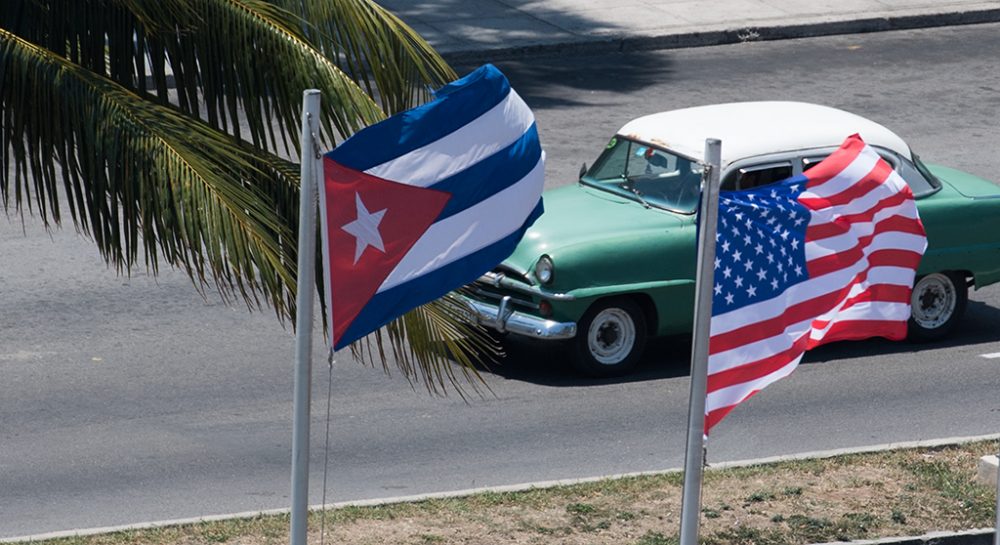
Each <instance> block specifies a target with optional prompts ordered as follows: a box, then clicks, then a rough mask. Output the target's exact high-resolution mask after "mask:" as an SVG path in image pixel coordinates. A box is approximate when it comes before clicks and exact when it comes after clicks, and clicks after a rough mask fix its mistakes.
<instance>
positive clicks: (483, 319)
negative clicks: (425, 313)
mask: <svg viewBox="0 0 1000 545" xmlns="http://www.w3.org/2000/svg"><path fill="white" fill-rule="evenodd" d="M463 299H465V302H466V304H468V306H469V312H470V314H471V317H472V318H473V319H475V320H476V321H477V322H478V323H479V324H480V325H483V326H485V327H488V328H490V329H495V330H497V331H499V332H501V333H505V332H510V333H514V334H517V335H524V336H525V337H532V338H535V339H544V340H560V339H572V338H573V337H575V336H576V323H574V322H554V321H552V320H546V319H544V318H539V317H537V316H531V315H530V314H524V313H523V312H517V311H515V310H514V309H513V308H511V304H510V296H507V297H504V298H503V299H501V300H500V305H499V306H498V305H491V304H489V303H483V302H482V301H475V300H472V299H469V298H467V297H465V298H463Z"/></svg>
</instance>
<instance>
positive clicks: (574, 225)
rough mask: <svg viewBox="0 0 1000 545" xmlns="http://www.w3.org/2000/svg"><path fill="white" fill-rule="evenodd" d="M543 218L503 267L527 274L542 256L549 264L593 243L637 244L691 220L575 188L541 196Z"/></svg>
mask: <svg viewBox="0 0 1000 545" xmlns="http://www.w3.org/2000/svg"><path fill="white" fill-rule="evenodd" d="M542 203H543V206H544V207H545V212H544V213H543V214H542V215H541V216H540V217H539V218H538V219H537V220H535V223H534V224H533V225H532V226H531V227H530V228H529V229H528V231H527V232H526V233H525V234H524V238H522V239H521V242H520V243H519V244H518V246H517V248H516V249H515V250H514V253H513V254H512V255H511V256H510V257H509V258H507V260H505V261H504V265H505V266H506V267H508V268H510V269H513V270H515V271H517V272H519V273H521V274H527V272H528V271H529V270H531V268H532V267H533V266H534V264H535V262H536V261H537V260H538V258H539V257H540V256H541V255H542V254H548V255H550V256H552V257H553V258H557V259H558V256H559V255H565V254H566V253H567V252H573V251H574V249H577V248H581V247H587V246H590V247H593V246H594V245H595V243H600V242H602V241H610V240H615V239H621V240H632V241H634V240H642V238H641V237H643V236H644V235H649V234H653V233H663V232H664V231H666V230H667V229H670V228H671V227H675V226H680V225H682V224H683V223H690V222H691V216H685V215H680V214H675V213H673V212H668V211H666V210H662V209H659V208H646V207H645V206H644V205H642V204H641V203H639V202H637V201H634V200H631V199H628V198H625V197H621V196H618V195H614V194H611V193H608V192H606V191H601V190H598V189H594V188H592V187H588V186H584V185H582V184H574V185H572V186H566V187H561V188H558V189H553V190H550V191H546V192H545V193H543V195H542Z"/></svg>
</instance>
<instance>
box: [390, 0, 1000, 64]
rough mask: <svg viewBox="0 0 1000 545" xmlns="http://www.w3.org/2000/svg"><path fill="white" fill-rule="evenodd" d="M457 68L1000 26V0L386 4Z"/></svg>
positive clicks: (455, 0)
mask: <svg viewBox="0 0 1000 545" xmlns="http://www.w3.org/2000/svg"><path fill="white" fill-rule="evenodd" d="M380 4H382V5H383V6H385V7H386V8H388V9H389V10H391V11H393V12H394V13H396V14H397V15H398V16H399V17H401V18H402V19H403V20H404V21H406V23H407V24H409V25H410V26H411V27H413V29H414V30H416V31H417V32H419V33H420V34H421V35H422V36H423V37H424V38H425V39H427V40H428V41H429V42H430V43H431V45H433V46H434V47H435V48H437V50H438V51H440V52H441V53H442V54H444V55H445V57H447V58H448V59H449V60H451V61H453V62H454V61H462V60H469V61H483V60H497V59H498V58H511V57H519V56H524V55H528V54H548V53H566V52H599V51H616V50H630V49H665V48H671V47H691V46H698V45H716V44H721V43H733V42H737V41H750V40H769V39H781V38H798V37H806V36H820V35H829V34H846V33H856V32H873V31H879V30H894V29H904V28H922V27H934V26H945V25H956V24H970V23H985V22H996V21H1000V0H990V1H982V0H951V1H948V0H944V1H940V0H701V1H699V0H381V1H380Z"/></svg>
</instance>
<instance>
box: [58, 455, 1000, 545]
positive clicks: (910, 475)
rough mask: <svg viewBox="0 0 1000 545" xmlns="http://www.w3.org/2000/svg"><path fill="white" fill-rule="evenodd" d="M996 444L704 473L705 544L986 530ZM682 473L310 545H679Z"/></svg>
mask: <svg viewBox="0 0 1000 545" xmlns="http://www.w3.org/2000/svg"><path fill="white" fill-rule="evenodd" d="M997 448H998V444H997V442H996V441H984V442H978V443H968V444H964V445H953V446H943V447H934V448H919V449H903V450H894V451H885V452H877V453H867V454H852V455H845V456H837V457H833V458H825V459H817V460H797V461H788V462H779V463H773V464H767V465H759V466H750V467H740V468H729V469H718V470H712V469H710V470H709V471H707V472H706V473H705V481H704V486H703V491H702V506H703V508H702V518H701V522H702V527H701V536H702V542H703V543H705V544H706V545H723V544H726V545H731V544H735V545H782V544H807V543H823V542H831V541H847V540H852V539H875V538H880V537H891V536H907V535H921V534H925V533H928V532H931V531H958V530H968V529H973V528H984V527H992V526H993V523H994V506H995V501H996V498H995V487H993V486H983V485H980V484H978V483H976V482H975V480H974V477H975V474H976V469H977V465H978V462H979V458H980V457H982V456H984V455H987V454H994V453H996V452H997ZM681 484H682V476H681V474H679V473H672V474H663V475H653V476H643V477H632V478H624V479H614V480H606V481H599V482H593V483H587V484H578V485H573V486H564V487H556V488H546V489H533V490H528V491H523V492H504V493H484V494H476V495H473V496H467V497H462V498H449V499H434V500H427V501H421V502H414V503H401V504H392V505H385V506H377V507H348V508H341V509H336V510H331V511H326V512H323V513H314V514H312V515H311V519H310V524H309V526H310V535H309V541H310V542H311V543H319V542H320V535H319V528H320V517H326V528H327V535H326V536H325V541H326V542H328V543H337V544H359V545H362V544H363V545H367V544H387V543H393V544H397V543H399V544H413V545H428V544H480V543H491V544H507V543H509V544H515V543H517V544H524V543H539V544H541V543H545V544H567V545H568V544H582V543H586V544H616V545H617V544H634V545H664V544H673V543H677V534H678V530H679V528H678V521H679V519H680V505H681ZM287 542H288V517H287V516H267V517H258V518H252V519H239V520H227V521H221V522H207V523H200V524H192V525H186V526H176V527H169V528H157V529H151V530H136V531H129V532H117V533H111V534H102V535H95V536H86V537H74V538H62V539H57V540H51V541H46V542H42V543H44V544H45V545H201V544H205V545H213V544H223V543H224V544H234V545H237V544H238V545H279V544H284V543H287Z"/></svg>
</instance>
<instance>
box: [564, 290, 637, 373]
mask: <svg viewBox="0 0 1000 545" xmlns="http://www.w3.org/2000/svg"><path fill="white" fill-rule="evenodd" d="M645 347H646V318H645V316H644V315H643V313H642V309H641V308H639V305H637V304H636V303H635V302H633V301H632V300H631V299H627V298H624V297H619V298H614V299H606V300H603V301H598V302H597V303H595V304H594V305H593V306H591V307H590V309H588V310H587V312H586V313H585V314H584V315H583V318H581V319H580V323H579V327H578V328H577V334H576V338H575V339H574V341H573V348H574V349H573V364H574V366H575V367H576V368H577V370H579V371H580V372H582V373H584V374H587V375H590V376H593V377H611V376H618V375H622V374H625V373H627V372H629V371H631V370H632V368H633V367H635V364H636V363H638V361H639V358H640V357H641V356H642V351H643V349H644V348H645Z"/></svg>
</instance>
